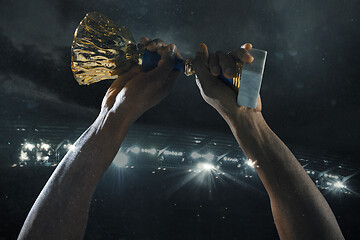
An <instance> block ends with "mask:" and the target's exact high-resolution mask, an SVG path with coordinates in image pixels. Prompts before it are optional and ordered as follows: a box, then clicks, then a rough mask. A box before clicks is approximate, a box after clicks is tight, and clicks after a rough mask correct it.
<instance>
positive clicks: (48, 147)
mask: <svg viewBox="0 0 360 240" xmlns="http://www.w3.org/2000/svg"><path fill="white" fill-rule="evenodd" d="M50 147H51V146H50V145H49V144H47V143H41V145H40V149H42V150H45V151H48V150H49V149H50Z"/></svg>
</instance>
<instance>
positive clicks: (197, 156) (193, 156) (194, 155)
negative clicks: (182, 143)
mask: <svg viewBox="0 0 360 240" xmlns="http://www.w3.org/2000/svg"><path fill="white" fill-rule="evenodd" d="M191 157H192V158H194V159H197V158H200V157H201V155H200V154H199V153H198V152H193V153H191Z"/></svg>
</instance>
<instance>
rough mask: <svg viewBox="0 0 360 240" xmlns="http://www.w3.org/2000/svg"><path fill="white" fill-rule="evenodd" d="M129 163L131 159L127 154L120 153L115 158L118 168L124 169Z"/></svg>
mask: <svg viewBox="0 0 360 240" xmlns="http://www.w3.org/2000/svg"><path fill="white" fill-rule="evenodd" d="M128 161H129V157H128V156H127V155H126V154H124V153H122V152H120V153H118V154H117V155H116V156H115V158H114V161H113V163H114V165H115V166H116V167H119V168H121V167H124V166H125V165H126V164H127V163H128Z"/></svg>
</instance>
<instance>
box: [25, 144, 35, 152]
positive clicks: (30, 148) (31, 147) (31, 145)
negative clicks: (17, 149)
mask: <svg viewBox="0 0 360 240" xmlns="http://www.w3.org/2000/svg"><path fill="white" fill-rule="evenodd" d="M34 147H35V145H34V144H32V143H28V142H26V143H25V144H24V149H25V150H30V151H32V150H33V149H34Z"/></svg>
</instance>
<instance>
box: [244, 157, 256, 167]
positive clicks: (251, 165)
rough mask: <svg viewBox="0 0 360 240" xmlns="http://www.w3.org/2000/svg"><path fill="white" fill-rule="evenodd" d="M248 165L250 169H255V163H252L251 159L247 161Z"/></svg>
mask: <svg viewBox="0 0 360 240" xmlns="http://www.w3.org/2000/svg"><path fill="white" fill-rule="evenodd" d="M246 164H247V165H249V166H250V167H252V168H254V167H255V161H252V160H251V159H249V160H247V161H246Z"/></svg>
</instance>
